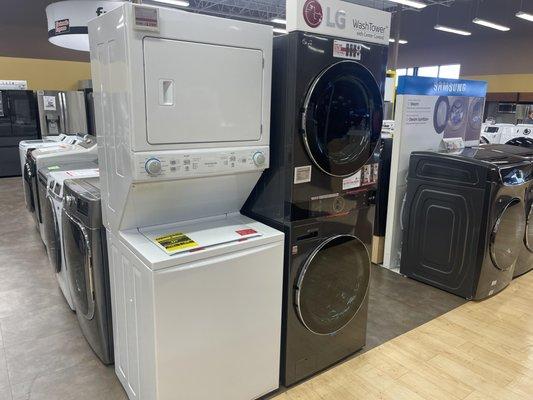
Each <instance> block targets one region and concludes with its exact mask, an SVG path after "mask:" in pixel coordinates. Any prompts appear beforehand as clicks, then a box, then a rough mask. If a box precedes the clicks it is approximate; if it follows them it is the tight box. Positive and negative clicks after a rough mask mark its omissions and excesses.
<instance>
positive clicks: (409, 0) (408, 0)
mask: <svg viewBox="0 0 533 400" xmlns="http://www.w3.org/2000/svg"><path fill="white" fill-rule="evenodd" d="M390 1H392V2H393V3H398V4H403V5H404V6H409V7H413V8H418V9H421V8H424V7H427V6H428V5H427V4H426V3H422V2H421V1H417V0H390Z"/></svg>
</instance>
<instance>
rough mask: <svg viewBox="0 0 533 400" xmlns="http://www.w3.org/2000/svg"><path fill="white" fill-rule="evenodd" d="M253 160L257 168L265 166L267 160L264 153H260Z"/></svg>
mask: <svg viewBox="0 0 533 400" xmlns="http://www.w3.org/2000/svg"><path fill="white" fill-rule="evenodd" d="M252 160H253V162H254V164H255V166H256V167H260V166H262V165H264V164H265V161H266V158H265V155H264V154H263V153H262V152H260V151H258V152H256V153H255V154H254V155H253V156H252Z"/></svg>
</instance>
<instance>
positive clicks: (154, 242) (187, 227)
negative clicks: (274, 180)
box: [119, 214, 284, 270]
mask: <svg viewBox="0 0 533 400" xmlns="http://www.w3.org/2000/svg"><path fill="white" fill-rule="evenodd" d="M119 236H120V237H121V240H122V241H123V242H124V243H125V245H126V246H127V247H129V248H130V249H131V250H132V251H133V252H134V253H135V254H136V255H137V256H138V257H139V258H140V259H142V260H143V262H144V263H145V264H146V265H147V266H148V268H150V269H152V270H160V269H164V268H170V267H176V266H178V265H182V264H186V263H190V262H193V261H198V260H202V259H207V258H212V257H216V256H224V255H225V254H228V253H231V252H235V251H244V250H247V249H251V248H254V247H257V246H262V245H267V244H270V243H275V242H283V238H284V236H283V233H281V232H279V231H277V230H275V229H272V228H270V227H269V226H267V225H264V224H261V223H259V222H257V221H254V220H253V219H250V218H248V217H245V216H243V215H240V214H234V215H231V216H220V217H216V218H205V219H202V220H198V222H194V221H188V222H185V223H173V224H166V225H159V226H154V227H145V228H138V229H128V230H124V231H120V232H119ZM158 239H159V240H158ZM165 246H167V248H166V247H165Z"/></svg>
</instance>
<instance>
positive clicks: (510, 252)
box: [490, 198, 526, 271]
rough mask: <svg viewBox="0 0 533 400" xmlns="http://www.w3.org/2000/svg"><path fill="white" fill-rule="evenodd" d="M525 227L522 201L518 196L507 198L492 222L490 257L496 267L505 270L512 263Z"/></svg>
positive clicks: (518, 250)
mask: <svg viewBox="0 0 533 400" xmlns="http://www.w3.org/2000/svg"><path fill="white" fill-rule="evenodd" d="M500 201H504V200H500ZM525 228H526V221H525V216H524V203H523V202H522V201H521V200H520V199H518V198H512V199H508V200H507V201H506V204H505V206H504V207H503V209H502V211H501V213H500V215H499V216H498V219H497V220H496V223H495V224H494V228H493V230H492V234H491V238H490V257H491V259H492V263H493V264H494V266H495V267H496V268H498V269H499V270H502V271H507V270H508V269H510V268H511V267H512V266H513V265H514V263H515V261H516V260H517V259H518V255H519V253H520V249H521V246H522V242H523V234H524V231H525Z"/></svg>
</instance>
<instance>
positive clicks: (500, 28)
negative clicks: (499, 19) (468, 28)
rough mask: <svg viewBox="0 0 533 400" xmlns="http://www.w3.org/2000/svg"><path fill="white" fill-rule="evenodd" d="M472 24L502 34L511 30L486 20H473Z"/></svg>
mask: <svg viewBox="0 0 533 400" xmlns="http://www.w3.org/2000/svg"><path fill="white" fill-rule="evenodd" d="M472 22H473V23H474V24H478V25H483V26H486V27H487V28H492V29H497V30H499V31H502V32H507V31H510V30H511V28H509V27H508V26H504V25H500V24H497V23H495V22H491V21H487V20H486V19H482V18H474V20H473V21H472Z"/></svg>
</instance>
